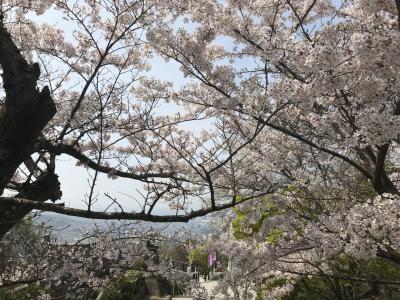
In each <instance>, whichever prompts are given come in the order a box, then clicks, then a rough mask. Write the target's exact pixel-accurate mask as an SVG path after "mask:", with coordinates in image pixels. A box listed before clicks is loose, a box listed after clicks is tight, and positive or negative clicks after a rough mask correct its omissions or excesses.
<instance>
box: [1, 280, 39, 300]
mask: <svg viewBox="0 0 400 300" xmlns="http://www.w3.org/2000/svg"><path fill="white" fill-rule="evenodd" d="M40 290H41V287H40V286H38V285H37V284H35V283H32V284H29V285H27V286H26V287H24V288H20V289H7V288H2V289H0V300H30V299H37V297H38V296H39V295H40Z"/></svg>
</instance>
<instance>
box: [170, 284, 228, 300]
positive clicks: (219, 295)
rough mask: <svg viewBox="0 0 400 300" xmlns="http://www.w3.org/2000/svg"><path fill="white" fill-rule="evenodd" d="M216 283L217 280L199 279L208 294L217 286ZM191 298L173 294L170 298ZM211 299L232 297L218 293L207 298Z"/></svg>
mask: <svg viewBox="0 0 400 300" xmlns="http://www.w3.org/2000/svg"><path fill="white" fill-rule="evenodd" d="M217 284H218V280H207V281H204V280H203V279H200V285H201V286H203V287H204V288H205V289H206V291H207V292H208V294H211V291H212V290H213V289H214V288H215V287H216V286H217ZM175 299H177V300H179V299H180V300H193V299H194V297H190V296H175V297H173V298H172V300H175ZM209 299H212V300H227V299H232V297H226V296H224V295H221V294H218V295H216V296H214V297H213V298H209Z"/></svg>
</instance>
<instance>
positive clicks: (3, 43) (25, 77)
mask: <svg viewBox="0 0 400 300" xmlns="http://www.w3.org/2000/svg"><path fill="white" fill-rule="evenodd" d="M0 65H1V68H2V70H3V74H2V77H3V87H4V89H5V93H6V99H5V101H4V104H3V105H0V195H2V194H3V193H4V190H5V188H6V187H7V184H8V183H9V182H10V180H11V178H12V177H13V175H14V173H15V171H16V170H17V168H18V167H19V166H20V165H21V164H22V163H23V161H24V160H25V159H26V158H28V157H29V156H30V155H31V154H32V153H34V151H35V150H34V144H35V143H36V142H37V139H38V137H39V135H40V133H41V131H42V130H43V128H44V127H45V126H46V124H47V123H48V122H49V121H50V120H51V119H52V118H53V116H54V115H55V113H56V108H55V105H54V102H53V99H52V98H51V96H50V91H49V88H48V87H47V86H46V87H44V88H43V89H42V91H39V90H38V89H37V87H36V81H37V79H38V76H39V74H38V69H37V67H38V65H37V64H36V65H35V66H36V70H35V68H34V67H33V66H32V65H30V64H28V62H27V61H26V60H25V59H24V58H23V57H22V55H21V52H20V51H19V49H18V48H17V46H16V45H15V44H14V42H13V40H12V38H11V35H10V34H9V33H8V32H7V30H6V29H5V28H4V27H3V26H0ZM48 176H49V177H47V179H46V180H47V181H48V180H49V178H50V177H52V180H50V181H48V184H50V186H48V187H47V188H44V185H43V184H42V183H41V182H44V179H43V178H42V179H40V178H39V179H38V180H37V181H36V182H35V183H33V184H29V185H27V186H26V188H24V189H23V191H22V192H21V193H22V194H21V196H24V197H33V196H35V197H36V198H31V200H38V201H45V200H47V199H44V198H45V196H46V195H49V191H53V192H54V189H56V190H57V189H58V190H59V183H58V180H57V179H56V180H54V178H55V177H54V176H55V175H54V174H52V176H50V174H48ZM38 186H41V187H42V193H39V192H38V191H37V188H38ZM32 188H33V189H36V192H35V193H32V192H31V189H32ZM45 190H47V191H45ZM39 194H40V195H39ZM58 194H59V193H58ZM53 196H54V195H53ZM27 212H29V210H27V209H26V208H25V209H24V208H23V207H7V206H6V205H3V206H2V205H1V203H0V218H1V219H0V220H1V223H2V224H0V237H2V236H3V235H4V234H5V233H6V232H7V231H8V230H9V229H10V228H11V227H12V225H11V224H15V222H17V221H18V220H19V219H20V218H22V217H23V216H25V214H26V213H27ZM7 216H9V217H10V218H11V219H10V218H9V217H7Z"/></svg>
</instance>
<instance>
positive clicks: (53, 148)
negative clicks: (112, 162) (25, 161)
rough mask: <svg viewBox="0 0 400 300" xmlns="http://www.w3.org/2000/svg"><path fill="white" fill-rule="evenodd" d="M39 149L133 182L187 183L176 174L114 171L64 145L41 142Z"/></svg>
mask: <svg viewBox="0 0 400 300" xmlns="http://www.w3.org/2000/svg"><path fill="white" fill-rule="evenodd" d="M37 146H38V147H39V148H40V149H44V150H46V151H48V152H50V153H53V154H55V155H61V154H68V155H70V156H72V157H73V158H75V159H77V160H79V161H80V162H81V163H83V164H85V165H86V166H87V167H89V168H91V169H93V170H95V171H98V172H101V173H105V174H108V173H112V174H113V175H115V176H118V177H123V178H130V179H135V180H140V181H146V182H147V181H148V179H150V178H170V179H174V180H179V181H187V180H186V179H184V178H180V177H177V176H176V174H174V173H171V172H169V173H146V174H133V173H129V172H124V171H120V170H116V169H113V168H110V167H106V166H103V165H101V164H99V163H97V162H95V161H93V160H91V159H90V158H89V157H87V156H86V155H85V154H83V153H82V152H80V151H79V150H77V149H76V148H74V147H73V146H71V145H65V144H58V145H53V144H51V143H49V142H41V143H39V144H38V145H37Z"/></svg>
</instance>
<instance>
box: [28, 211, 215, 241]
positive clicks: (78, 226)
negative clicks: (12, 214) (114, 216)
mask: <svg viewBox="0 0 400 300" xmlns="http://www.w3.org/2000/svg"><path fill="white" fill-rule="evenodd" d="M34 222H35V223H36V224H42V223H44V224H46V225H47V226H49V227H50V230H51V231H52V233H53V234H54V235H55V236H57V238H58V239H59V240H61V241H66V242H73V241H77V240H79V239H81V238H82V232H83V231H84V230H90V229H91V228H93V227H94V226H99V227H100V228H103V229H105V228H107V227H108V226H110V224H111V223H113V224H114V225H116V226H118V225H122V224H123V223H122V222H121V221H117V220H116V221H104V220H93V219H86V218H79V217H73V216H67V215H61V214H57V213H53V212H42V213H40V214H39V215H38V216H37V217H36V218H34ZM138 224H139V225H138V226H141V227H142V226H143V227H144V228H150V227H152V228H154V229H157V228H165V227H166V223H153V222H138ZM165 230H166V231H167V232H168V233H174V232H179V231H182V230H190V232H191V233H192V234H194V235H205V234H215V233H217V232H218V229H217V228H216V227H215V226H214V225H213V224H211V223H210V221H209V219H208V218H206V217H203V218H197V219H194V220H191V221H190V222H188V223H169V224H168V226H167V228H165Z"/></svg>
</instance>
